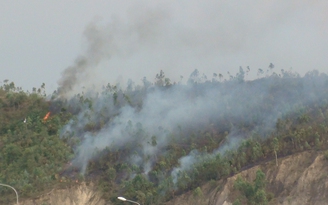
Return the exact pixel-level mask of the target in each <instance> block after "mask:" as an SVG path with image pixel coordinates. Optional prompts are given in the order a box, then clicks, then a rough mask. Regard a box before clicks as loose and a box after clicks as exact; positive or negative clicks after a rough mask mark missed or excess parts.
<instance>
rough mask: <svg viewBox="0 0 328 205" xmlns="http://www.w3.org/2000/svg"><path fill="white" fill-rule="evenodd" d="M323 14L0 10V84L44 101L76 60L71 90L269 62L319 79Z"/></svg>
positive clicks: (21, 6)
mask: <svg viewBox="0 0 328 205" xmlns="http://www.w3.org/2000/svg"><path fill="white" fill-rule="evenodd" d="M137 2H138V3H137ZM327 11H328V1H325V0H322V1H319V0H317V1H315V0H312V1H305V0H290V1H286V0H266V1H260V0H245V1H237V0H230V1H223V0H213V1H210V0H208V1H199V0H181V1H175V0H165V1H164V0H158V1H151V0H148V1H146V0H141V1H131V0H120V1H118V0H117V1H110V0H108V1H105V0H103V1H100V0H98V1H97V0H93V1H85V0H83V1H82V0H79V1H77V0H76V1H73V0H70V1H69V0H56V1H55V0H48V1H41V0H39V1H37V0H35V1H25V0H15V1H0V81H3V80H5V79H9V80H10V81H14V82H15V83H16V85H17V86H22V87H23V89H24V90H31V88H32V87H40V85H41V84H42V83H43V82H44V83H45V84H46V87H47V90H48V92H52V91H53V90H55V89H57V87H58V83H59V84H60V82H62V81H61V79H63V78H64V76H63V75H67V72H66V73H65V74H63V72H64V71H65V70H66V71H69V68H72V67H73V68H75V67H78V65H79V63H78V62H79V59H81V57H82V58H85V59H87V62H88V63H87V65H86V66H84V67H83V69H77V70H78V71H79V73H78V74H77V73H73V74H72V72H70V75H74V78H75V80H76V85H75V86H77V87H78V86H84V85H86V86H88V85H90V84H99V83H106V84H107V83H108V82H110V83H116V82H126V81H127V80H128V79H129V78H131V79H132V80H133V81H135V82H137V83H139V82H141V81H140V80H141V78H142V77H144V76H146V77H147V78H148V80H150V81H152V80H153V79H154V77H155V75H156V73H158V72H159V71H160V70H161V69H162V70H163V71H164V72H165V74H166V76H167V77H169V78H171V79H173V80H178V79H179V77H180V76H181V75H182V76H184V79H186V78H188V77H189V75H190V73H191V72H192V71H193V70H194V69H198V70H199V71H200V73H205V74H206V75H207V76H208V77H210V78H211V77H212V74H213V73H217V74H218V73H222V74H223V76H225V77H227V71H230V72H231V73H232V74H235V73H236V72H237V71H238V69H239V66H243V67H244V68H246V66H250V68H251V71H252V72H253V73H254V75H256V71H257V69H258V68H262V69H266V68H267V67H268V65H269V64H270V63H273V64H274V65H275V69H277V70H276V71H277V72H278V71H280V69H289V68H292V69H293V71H296V72H298V73H300V74H304V73H306V72H307V71H310V70H313V69H317V70H319V71H321V72H327V71H328V69H327V65H328V63H327V61H328V60H327V57H326V56H327V54H328V38H327V36H328V22H327V18H328V14H327ZM67 69H68V70H67ZM69 79H70V78H69Z"/></svg>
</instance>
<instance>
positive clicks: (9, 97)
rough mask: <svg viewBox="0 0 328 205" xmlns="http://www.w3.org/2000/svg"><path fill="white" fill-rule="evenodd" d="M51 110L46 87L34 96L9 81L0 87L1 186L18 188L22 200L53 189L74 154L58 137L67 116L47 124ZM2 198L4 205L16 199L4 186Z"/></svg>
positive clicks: (34, 93)
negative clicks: (45, 93) (57, 176)
mask: <svg viewBox="0 0 328 205" xmlns="http://www.w3.org/2000/svg"><path fill="white" fill-rule="evenodd" d="M48 111H49V104H48V102H47V101H46V100H45V98H44V85H43V86H42V87H41V88H40V89H38V90H36V89H34V92H32V93H28V92H24V91H22V90H21V88H17V87H15V84H14V83H8V82H7V81H6V82H5V83H4V85H3V86H2V87H0V122H1V123H0V150H1V152H0V183H3V184H9V185H11V186H13V187H15V188H16V189H17V191H18V192H19V195H20V196H21V197H23V196H25V197H26V196H36V195H37V194H40V193H41V191H42V190H48V189H49V188H50V187H53V185H54V184H56V183H57V182H58V180H57V179H56V175H57V174H58V173H59V172H60V170H61V169H62V167H63V164H64V163H67V162H68V159H69V156H70V155H72V150H71V148H70V147H68V146H67V145H66V144H65V143H64V142H63V141H62V140H61V139H60V138H59V135H58V130H59V129H60V127H61V126H62V125H63V124H65V123H66V120H67V119H68V116H66V115H65V114H63V113H57V114H56V115H55V116H52V117H51V118H49V119H48V120H47V121H45V120H43V117H44V116H45V114H46V113H47V112H48ZM0 195H1V197H0V203H1V204H8V200H13V199H15V197H16V196H15V193H14V192H13V191H12V190H10V189H9V190H8V188H5V187H0Z"/></svg>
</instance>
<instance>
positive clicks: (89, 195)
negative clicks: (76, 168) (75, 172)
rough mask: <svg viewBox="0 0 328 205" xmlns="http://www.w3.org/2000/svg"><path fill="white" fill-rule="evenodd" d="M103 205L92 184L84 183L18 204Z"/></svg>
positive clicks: (103, 202)
mask: <svg viewBox="0 0 328 205" xmlns="http://www.w3.org/2000/svg"><path fill="white" fill-rule="evenodd" d="M82 204H83V205H105V204H106V202H105V201H104V200H103V199H101V196H100V195H99V194H98V193H97V192H96V191H95V187H94V186H92V185H88V186H87V185H86V184H85V183H83V184H81V185H79V186H76V187H71V188H67V189H59V190H52V191H51V192H49V193H47V194H45V195H43V196H41V197H40V198H38V199H35V200H25V201H21V202H20V205H82Z"/></svg>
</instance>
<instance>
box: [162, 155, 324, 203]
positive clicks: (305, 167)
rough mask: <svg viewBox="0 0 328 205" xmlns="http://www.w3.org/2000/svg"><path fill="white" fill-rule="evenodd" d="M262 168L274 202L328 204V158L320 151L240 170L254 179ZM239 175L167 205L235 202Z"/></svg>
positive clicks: (244, 176) (248, 178)
mask: <svg viewBox="0 0 328 205" xmlns="http://www.w3.org/2000/svg"><path fill="white" fill-rule="evenodd" d="M258 169H261V170H262V171H263V172H264V173H265V174H266V179H267V181H268V184H267V191H269V192H271V193H273V195H274V198H273V199H272V200H271V201H270V202H269V204H270V205H273V204H282V205H327V204H328V160H325V159H324V157H323V155H322V154H320V153H316V152H303V153H299V154H295V155H292V156H289V157H285V158H281V159H279V166H278V167H277V166H276V164H275V162H274V161H272V162H267V163H265V164H262V165H258V166H255V167H252V168H250V169H248V170H245V171H243V172H241V173H240V175H241V176H242V177H243V178H244V179H246V180H248V181H253V180H254V179H255V176H256V171H257V170H258ZM237 176H238V175H235V176H233V177H230V178H228V179H226V180H224V181H221V182H218V183H217V184H215V182H212V183H209V184H207V185H204V186H203V187H201V188H202V191H203V196H202V197H195V194H194V193H192V192H191V193H189V194H185V195H182V196H179V197H176V198H175V199H174V200H172V201H171V202H169V203H167V205H173V204H181V205H183V204H188V205H193V204H195V205H196V204H206V205H231V204H232V202H233V201H234V199H235V198H236V194H237V193H236V191H235V190H234V189H233V185H234V182H235V180H236V179H237Z"/></svg>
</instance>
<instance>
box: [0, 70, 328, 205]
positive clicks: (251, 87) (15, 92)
mask: <svg viewBox="0 0 328 205" xmlns="http://www.w3.org/2000/svg"><path fill="white" fill-rule="evenodd" d="M272 70H273V66H270V68H269V70H268V71H267V72H264V71H262V70H259V71H258V78H257V79H254V80H245V76H246V75H247V72H246V71H244V70H243V69H242V68H240V70H239V72H238V73H237V74H236V75H234V76H232V75H230V76H228V79H227V78H224V77H223V76H222V75H221V74H218V75H217V74H213V77H212V78H211V79H210V78H208V77H206V76H205V75H201V74H200V73H199V72H198V71H197V70H195V71H194V72H193V73H192V74H191V75H190V77H189V79H188V80H187V82H186V83H180V82H178V83H175V82H171V80H170V79H169V78H166V77H165V74H164V72H163V71H160V73H159V74H158V75H156V77H155V80H154V81H148V80H147V79H145V78H144V79H143V80H142V84H141V85H139V84H137V83H134V82H131V81H129V83H128V86H127V87H122V86H120V85H119V84H116V85H112V84H107V85H106V86H103V87H102V89H100V90H86V91H85V92H83V93H79V94H75V95H73V96H71V97H67V96H68V95H65V93H63V91H62V90H58V91H56V92H54V93H53V94H52V96H46V95H45V93H44V86H45V85H42V86H41V88H40V89H34V90H33V91H32V92H31V93H29V92H24V91H23V90H22V89H21V88H17V87H15V84H14V83H9V82H8V81H5V82H4V83H3V85H2V86H1V88H0V119H1V120H0V122H1V124H0V150H1V152H0V183H4V184H10V185H12V186H14V187H15V188H16V189H17V191H18V192H19V193H20V195H21V196H22V197H36V196H38V195H40V193H41V191H46V190H51V189H52V188H55V187H60V186H63V185H65V186H74V184H76V183H80V182H81V180H82V181H86V182H87V183H88V182H90V181H92V182H94V183H96V184H97V186H98V188H99V191H100V192H102V193H103V198H104V199H106V200H110V201H112V202H115V204H120V203H121V202H119V201H117V196H119V195H122V196H125V197H127V198H130V199H132V200H136V201H138V202H140V203H141V204H160V203H162V202H165V201H168V200H170V199H172V198H173V197H175V196H177V195H180V194H182V193H184V192H186V191H190V190H193V191H194V192H195V193H197V192H198V191H199V188H198V187H199V186H201V185H202V184H204V183H205V182H208V181H211V180H212V181H213V180H220V179H224V178H226V177H229V176H231V175H232V174H235V173H238V172H240V171H241V170H243V169H245V168H246V167H250V166H252V165H255V164H257V163H260V162H262V161H266V160H271V159H276V158H278V157H281V156H287V155H290V154H293V153H296V152H301V151H304V150H311V149H315V150H327V149H328V136H327V132H328V124H327V123H328V75H327V74H324V73H319V72H317V71H312V72H309V73H307V74H306V75H305V76H302V77H301V76H299V75H298V74H297V73H293V72H291V71H284V70H281V72H279V73H274V72H272ZM247 71H248V70H247ZM49 112H50V115H49V117H48V118H47V119H44V117H45V116H46V115H47V113H49ZM327 155H328V154H327ZM241 187H242V186H241ZM241 192H242V191H241ZM0 195H1V200H2V201H1V202H8V201H14V200H15V195H14V193H12V190H8V189H6V188H3V187H0Z"/></svg>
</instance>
